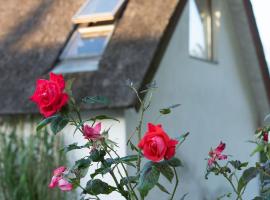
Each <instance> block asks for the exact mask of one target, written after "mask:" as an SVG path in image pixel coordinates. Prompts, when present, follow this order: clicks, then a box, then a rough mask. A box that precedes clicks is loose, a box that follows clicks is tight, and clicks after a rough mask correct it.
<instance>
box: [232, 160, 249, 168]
mask: <svg viewBox="0 0 270 200" xmlns="http://www.w3.org/2000/svg"><path fill="white" fill-rule="evenodd" d="M229 163H230V164H231V165H232V166H233V167H234V168H235V169H237V170H242V167H246V166H248V162H244V163H241V162H240V161H239V160H231V161H229Z"/></svg>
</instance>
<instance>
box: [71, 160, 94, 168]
mask: <svg viewBox="0 0 270 200" xmlns="http://www.w3.org/2000/svg"><path fill="white" fill-rule="evenodd" d="M90 165H91V159H90V158H89V157H88V158H82V159H80V160H77V161H76V162H75V165H74V167H73V168H72V169H78V170H81V169H85V168H88V167H89V166H90Z"/></svg>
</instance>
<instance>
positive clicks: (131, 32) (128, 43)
mask: <svg viewBox="0 0 270 200" xmlns="http://www.w3.org/2000/svg"><path fill="white" fill-rule="evenodd" d="M0 10H1V12H0V19H1V21H0V24H1V35H0V56H1V60H0V74H1V76H0V115H1V116H2V117H4V116H10V115H11V116H14V117H16V116H18V115H20V116H28V115H34V116H35V114H37V113H38V110H37V109H36V107H35V105H34V104H33V103H31V102H30V101H29V96H31V94H32V93H33V91H34V87H35V80H36V79H37V78H39V77H42V76H46V75H47V74H48V73H49V72H50V71H54V72H56V73H63V74H64V76H65V78H66V79H68V78H75V82H74V87H73V89H74V95H75V97H76V98H77V100H79V99H81V98H82V97H84V96H95V95H100V96H105V97H107V98H109V99H110V103H109V104H108V105H103V104H94V105H92V106H91V107H89V105H88V106H86V105H84V104H82V109H84V110H85V113H84V114H85V116H88V115H95V114H100V113H106V114H110V115H113V116H115V117H118V118H119V119H120V121H121V123H113V126H112V132H111V134H112V136H111V137H112V138H115V140H117V141H118V143H119V145H120V147H121V148H120V154H121V155H124V154H126V153H127V150H126V147H125V143H126V140H127V138H128V137H129V135H130V133H131V132H132V130H133V129H134V128H135V126H136V124H137V120H138V113H137V108H138V106H137V105H138V104H137V103H138V102H137V98H136V95H135V94H134V93H133V92H132V90H130V88H129V87H127V84H126V83H127V80H129V81H132V82H133V83H134V84H136V86H138V88H139V89H142V88H145V85H146V84H147V83H149V82H151V81H153V80H155V82H156V83H157V87H158V89H157V90H156V92H155V93H154V96H153V101H152V105H151V108H150V109H149V111H148V112H147V113H146V121H154V120H155V117H156V116H157V114H158V111H159V109H160V108H164V107H167V106H170V105H172V104H178V103H180V104H181V106H180V107H179V108H177V109H174V110H173V113H172V114H171V115H168V116H165V117H163V118H161V119H160V120H159V122H162V123H163V125H164V128H165V130H166V131H167V132H168V133H170V134H171V135H172V136H177V135H179V134H182V133H184V132H187V131H189V132H191V135H190V136H189V138H188V140H187V141H186V143H185V144H184V145H183V147H182V148H181V149H179V150H178V152H177V154H178V156H179V157H181V158H182V160H183V162H184V165H185V167H183V168H182V169H180V170H179V173H180V174H181V184H180V185H181V186H180V187H179V190H178V191H177V194H178V195H179V196H180V195H181V196H182V194H184V193H188V196H187V197H186V199H190V200H194V199H214V198H216V197H217V196H218V195H219V194H223V193H226V191H228V190H229V188H228V186H226V185H224V184H223V183H221V181H220V179H219V178H216V177H213V178H212V179H211V180H207V181H206V180H204V172H205V166H206V161H205V160H204V158H206V157H207V153H208V151H209V148H210V147H211V146H215V145H216V144H217V143H219V142H220V141H221V140H223V141H225V142H227V147H228V148H227V149H226V152H227V153H228V154H233V155H234V156H235V157H236V159H240V158H242V159H247V160H250V161H251V162H255V161H256V160H257V159H259V158H258V157H252V158H250V156H249V155H250V152H249V150H250V149H252V147H253V146H252V144H249V143H247V142H246V141H247V140H250V139H252V138H253V133H254V130H255V129H256V128H257V127H258V126H261V125H263V124H264V117H265V116H266V115H267V114H268V113H269V111H270V109H269V101H270V80H269V71H268V68H267V63H266V60H265V57H264V52H263V48H262V44H261V41H260V38H259V33H258V30H257V27H256V22H255V18H254V14H253V11H252V5H251V3H250V1H248V0H227V1H221V0H219V1H213V0H203V1H201V0H200V1H199V0H189V1H187V0H166V1H164V0H147V1H145V0H144V1H142V0H129V1H127V0H126V1H124V0H110V3H108V0H106V2H105V1H103V0H92V1H87V0H76V1H72V0H55V1H52V0H28V1H26V2H23V3H22V1H19V0H9V1H6V2H5V4H0ZM25 123H27V118H26V120H25ZM111 125H112V122H109V121H108V122H105V124H104V126H107V127H108V126H111ZM62 134H63V135H65V140H66V142H67V143H68V142H72V141H75V140H76V141H81V140H83V139H82V138H80V136H77V135H75V137H73V135H72V130H70V129H69V128H66V129H65V130H64V131H63V133H62ZM80 156H81V155H79V154H76V153H75V154H72V155H71V156H70V157H71V159H74V157H80ZM164 185H166V181H165V180H164ZM249 187H250V188H249V190H248V191H249V193H247V194H246V198H247V199H251V198H252V197H254V194H256V193H258V190H259V187H258V180H255V181H253V182H252V184H251V185H250V186H249ZM112 198H114V199H120V197H111V198H110V199H112ZM165 198H166V196H164V197H163V196H162V194H160V193H158V196H157V193H156V192H151V194H150V196H149V199H165Z"/></svg>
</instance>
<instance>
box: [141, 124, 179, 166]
mask: <svg viewBox="0 0 270 200" xmlns="http://www.w3.org/2000/svg"><path fill="white" fill-rule="evenodd" d="M177 143H178V141H177V140H173V139H170V138H169V136H168V135H167V133H165V131H164V130H163V129H162V126H161V125H160V124H158V125H156V126H155V125H153V124H151V123H148V131H147V132H146V133H145V135H144V137H143V138H142V140H141V141H140V143H139V144H138V147H139V148H140V149H142V150H143V154H144V156H145V157H146V158H147V159H149V160H152V161H154V162H158V161H160V160H162V159H166V160H169V159H171V158H172V157H173V156H174V155H175V149H176V145H177Z"/></svg>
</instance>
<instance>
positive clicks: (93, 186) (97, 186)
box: [85, 179, 116, 195]
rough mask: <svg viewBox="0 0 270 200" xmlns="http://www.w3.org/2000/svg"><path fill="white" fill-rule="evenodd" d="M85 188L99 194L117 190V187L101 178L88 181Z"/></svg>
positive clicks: (89, 192)
mask: <svg viewBox="0 0 270 200" xmlns="http://www.w3.org/2000/svg"><path fill="white" fill-rule="evenodd" d="M85 190H86V192H87V193H88V194H91V195H99V194H110V193H111V192H113V191H115V190H116V188H115V187H113V186H110V185H109V184H107V183H105V182H103V181H101V180H100V179H92V180H90V181H88V182H87V184H86V188H85Z"/></svg>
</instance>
